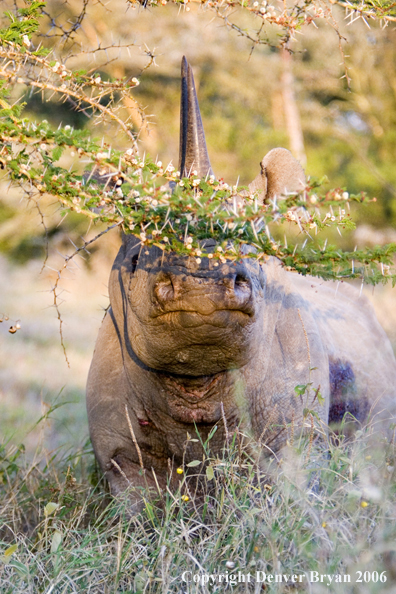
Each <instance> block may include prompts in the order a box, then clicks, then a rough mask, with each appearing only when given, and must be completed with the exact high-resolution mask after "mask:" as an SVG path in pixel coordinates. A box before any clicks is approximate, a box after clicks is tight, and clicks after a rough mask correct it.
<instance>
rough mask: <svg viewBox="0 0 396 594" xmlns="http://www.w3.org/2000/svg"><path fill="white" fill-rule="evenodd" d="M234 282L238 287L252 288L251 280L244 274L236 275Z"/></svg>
mask: <svg viewBox="0 0 396 594" xmlns="http://www.w3.org/2000/svg"><path fill="white" fill-rule="evenodd" d="M234 284H235V286H236V287H248V288H250V281H249V279H248V278H247V277H246V276H245V275H244V274H237V275H236V277H235V281H234Z"/></svg>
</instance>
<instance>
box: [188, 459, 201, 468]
mask: <svg viewBox="0 0 396 594" xmlns="http://www.w3.org/2000/svg"><path fill="white" fill-rule="evenodd" d="M200 464H202V462H201V460H192V461H191V462H189V463H188V464H187V466H188V468H194V466H199V465H200Z"/></svg>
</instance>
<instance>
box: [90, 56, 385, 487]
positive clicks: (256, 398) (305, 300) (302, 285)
mask: <svg viewBox="0 0 396 594" xmlns="http://www.w3.org/2000/svg"><path fill="white" fill-rule="evenodd" d="M180 140H181V143H180V171H181V172H182V173H183V172H186V171H188V170H189V169H190V168H191V167H192V166H193V168H194V169H196V170H197V171H198V174H199V175H206V174H207V172H208V171H209V172H211V167H210V163H209V158H208V154H207V150H206V144H205V138H204V133H203V128H202V122H201V117H200V113H199V107H198V103H197V99H196V93H195V87H194V80H193V76H192V71H191V68H190V67H189V65H188V64H187V62H186V61H185V59H184V60H183V65H182V109H181V135H180ZM304 179H305V178H304V172H303V170H302V168H301V166H300V165H299V163H298V162H297V161H296V160H295V159H294V158H293V157H292V155H291V154H290V153H289V152H288V151H286V150H285V149H274V150H272V151H271V152H270V153H269V154H268V155H267V156H266V157H265V158H264V159H263V161H262V163H261V173H260V175H259V176H258V178H256V180H255V181H254V182H253V183H252V184H251V187H250V190H251V191H257V192H259V193H260V195H261V199H262V200H265V199H267V198H268V197H273V196H274V195H280V194H282V193H284V192H285V191H293V190H296V189H298V188H299V187H301V184H303V183H304ZM209 247H210V246H209ZM336 287H337V285H336V283H333V282H324V281H322V280H320V279H316V278H312V277H303V276H301V275H299V274H296V273H292V272H288V271H286V270H285V269H284V268H283V267H282V266H281V264H280V262H279V261H277V260H276V259H274V258H272V257H269V258H267V260H266V261H265V262H264V263H263V262H262V261H261V263H258V262H257V261H256V260H254V259H244V260H243V261H242V262H239V263H237V264H234V263H232V262H230V261H224V262H223V263H222V264H221V265H220V266H217V267H215V266H214V265H213V261H212V260H210V259H209V258H202V262H201V263H197V261H196V259H195V258H188V257H184V256H179V255H177V254H176V253H168V254H165V255H164V253H163V252H162V251H161V250H160V249H158V248H156V247H151V248H150V249H149V250H146V249H145V250H144V251H142V250H141V246H140V243H139V240H138V239H137V238H136V237H133V236H126V235H124V237H123V242H122V246H121V248H120V250H119V253H118V255H117V258H116V260H115V262H114V265H113V268H112V271H111V274H110V281H109V292H110V305H111V307H110V309H109V310H108V312H107V314H106V316H105V319H104V321H103V324H102V327H101V329H100V332H99V337H98V340H97V343H96V347H95V352H94V356H93V361H92V364H91V369H90V372H89V378H88V386H87V408H88V419H89V428H90V435H91V439H92V443H93V447H94V450H95V454H96V457H97V459H98V461H99V463H100V467H101V469H102V470H103V472H104V473H105V475H106V477H107V479H108V480H109V482H110V487H111V491H112V492H113V493H114V494H119V493H122V492H123V491H125V490H126V488H127V487H128V486H129V485H134V486H144V485H145V484H147V483H148V484H149V485H153V486H154V485H155V479H156V480H157V481H158V483H159V485H160V486H161V487H164V486H165V485H166V477H167V472H168V466H169V460H171V461H172V462H173V464H174V465H180V464H182V461H183V460H184V463H188V462H190V461H192V460H195V459H201V458H202V447H201V444H200V442H199V441H197V440H194V441H189V443H188V446H187V448H185V443H186V436H187V433H189V434H190V435H191V436H193V435H194V434H195V433H196V429H197V430H198V431H199V432H200V434H201V435H202V437H203V439H204V440H205V439H206V438H207V437H208V434H209V432H210V431H211V429H212V428H213V426H214V425H215V424H218V430H217V432H216V433H215V434H214V436H213V438H212V439H211V448H212V451H213V450H215V451H216V449H217V450H218V451H221V449H222V447H223V444H224V441H225V439H226V436H227V435H226V434H228V433H230V432H232V431H233V429H235V428H236V427H239V429H240V430H241V431H242V432H244V433H248V434H249V435H251V436H255V437H256V438H257V439H258V438H261V440H262V442H263V443H264V444H265V446H266V449H267V451H269V452H271V451H272V452H276V451H278V450H279V449H280V448H281V447H282V445H283V444H284V443H285V441H286V438H287V425H288V424H289V423H290V422H291V421H292V419H293V423H295V424H296V425H297V424H300V425H301V423H302V422H303V408H304V406H307V403H306V402H305V403H304V402H303V401H304V398H299V397H296V393H295V387H296V386H297V385H303V384H307V383H308V382H312V388H311V398H310V402H309V403H308V406H309V407H310V408H312V409H313V410H315V411H316V413H317V415H318V417H319V418H320V419H321V420H322V421H323V423H324V425H327V424H328V423H335V422H339V421H340V420H341V419H342V418H343V416H344V414H345V413H346V412H349V413H351V414H352V415H353V416H354V417H355V418H356V419H357V421H359V422H361V423H364V422H365V420H366V419H367V418H368V416H369V415H370V416H371V417H373V416H375V415H378V417H381V418H385V419H386V418H387V414H388V413H387V412H386V411H388V410H390V408H391V407H392V405H393V403H394V402H395V387H396V362H395V357H394V355H393V352H392V348H391V345H390V342H389V340H388V339H387V337H386V335H385V333H384V331H383V329H382V328H381V327H380V325H379V323H378V321H377V319H376V317H375V314H374V311H373V308H372V306H371V305H370V303H369V302H368V301H367V299H366V298H365V297H364V296H360V295H359V292H358V291H357V290H356V289H355V288H354V287H352V286H349V285H347V284H345V283H342V284H341V285H340V286H339V288H338V289H337V290H336ZM319 388H320V392H321V395H322V396H323V398H324V403H323V402H322V399H319V398H317V397H315V396H316V395H317V390H318V389H319ZM384 411H385V412H384ZM142 467H144V469H146V470H145V473H144V476H143V473H142V471H141V468H142ZM153 471H154V472H155V479H154V475H153Z"/></svg>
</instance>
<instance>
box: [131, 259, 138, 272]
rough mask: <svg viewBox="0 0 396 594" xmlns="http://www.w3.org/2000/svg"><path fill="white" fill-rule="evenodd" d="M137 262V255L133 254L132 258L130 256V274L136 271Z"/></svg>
mask: <svg viewBox="0 0 396 594" xmlns="http://www.w3.org/2000/svg"><path fill="white" fill-rule="evenodd" d="M138 260H139V254H135V255H134V256H132V262H131V264H132V266H131V272H132V274H133V273H134V272H135V270H136V266H137V263H138Z"/></svg>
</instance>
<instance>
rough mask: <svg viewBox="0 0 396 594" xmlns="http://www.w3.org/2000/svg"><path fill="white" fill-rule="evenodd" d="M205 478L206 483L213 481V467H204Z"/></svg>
mask: <svg viewBox="0 0 396 594" xmlns="http://www.w3.org/2000/svg"><path fill="white" fill-rule="evenodd" d="M206 478H207V479H208V481H211V480H213V479H214V470H213V466H210V465H209V466H207V467H206Z"/></svg>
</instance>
